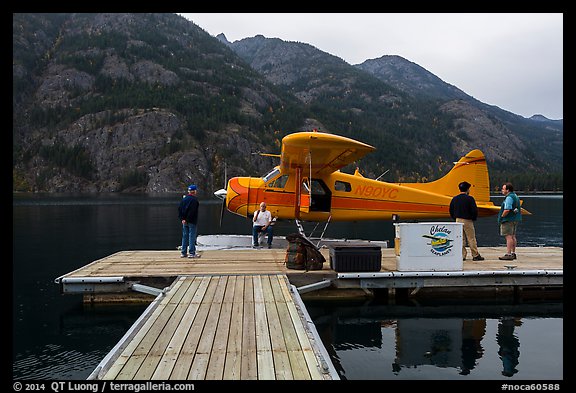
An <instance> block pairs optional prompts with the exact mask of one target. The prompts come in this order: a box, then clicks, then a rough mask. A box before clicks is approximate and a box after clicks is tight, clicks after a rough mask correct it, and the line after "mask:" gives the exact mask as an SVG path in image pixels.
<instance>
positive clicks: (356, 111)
mask: <svg viewBox="0 0 576 393" xmlns="http://www.w3.org/2000/svg"><path fill="white" fill-rule="evenodd" d="M245 40H246V41H244V42H242V43H241V44H236V43H237V42H238V41H236V42H235V43H229V42H228V40H227V39H226V38H225V36H224V35H218V37H212V36H210V35H209V34H208V33H206V32H205V31H204V30H203V29H202V28H201V27H200V26H197V25H195V24H194V23H193V22H190V21H188V20H186V19H184V18H182V17H180V16H177V15H175V14H14V15H13V107H14V113H13V119H14V122H13V123H14V126H13V190H14V191H49V192H71V191H78V192H118V191H124V192H126V191H146V192H175V191H180V190H182V189H183V187H184V186H185V185H186V184H188V183H189V182H195V183H198V184H202V187H201V192H200V194H201V195H202V194H204V195H211V191H213V190H214V189H217V188H221V186H222V183H223V181H224V172H225V171H224V167H225V166H226V168H227V169H228V175H229V176H236V175H252V176H254V175H259V174H263V173H265V172H266V171H267V170H268V169H270V168H271V167H272V166H273V165H274V164H275V163H276V161H275V160H274V159H271V158H270V157H261V156H258V154H257V153H258V152H271V153H276V152H279V149H280V145H279V144H280V140H281V138H282V137H283V136H284V135H286V134H288V133H291V132H296V131H303V130H309V129H314V128H315V129H319V130H322V131H327V132H334V133H339V134H344V135H348V136H352V137H354V138H356V139H359V140H361V141H363V142H366V143H372V144H374V145H375V146H377V148H378V150H377V151H378V153H376V154H375V155H374V156H373V157H370V155H369V156H367V157H366V158H365V159H363V160H362V163H361V164H362V168H363V169H364V170H365V171H366V173H367V174H368V175H374V174H380V173H382V172H383V170H385V169H388V168H393V169H392V170H391V171H390V173H389V176H390V177H391V179H387V181H408V180H410V181H428V180H430V179H433V178H435V177H436V176H438V175H439V174H441V173H442V172H444V171H446V169H447V168H448V167H450V165H451V161H452V160H454V159H457V158H458V157H459V154H460V152H461V151H463V150H465V149H467V148H468V147H471V146H472V145H475V144H476V142H477V141H479V140H482V138H483V137H485V136H486V135H488V134H490V133H493V134H494V135H496V136H498V137H499V134H504V135H507V136H508V139H509V140H510V142H511V143H513V144H516V145H517V146H519V147H520V148H521V149H522V151H521V153H522V154H521V155H519V156H518V157H517V158H516V159H514V160H510V158H509V157H506V158H503V157H500V153H498V150H497V149H496V147H494V146H491V145H490V144H488V145H487V146H486V148H487V149H489V150H487V151H486V152H485V153H488V154H487V157H490V159H491V160H492V162H491V177H492V172H493V173H494V177H493V181H495V182H499V181H501V179H502V178H503V176H510V174H509V173H510V169H511V168H512V170H513V171H512V172H513V174H514V175H515V176H517V182H520V184H521V182H522V181H523V180H522V179H521V176H524V174H523V172H526V173H527V175H526V184H527V186H526V187H527V188H530V187H532V188H557V187H558V186H559V185H560V186H561V177H560V178H558V177H554V176H555V175H554V176H549V175H547V174H545V173H556V172H560V176H561V167H562V164H561V163H562V128H563V122H555V121H550V122H546V121H543V119H541V118H539V117H538V118H536V119H534V120H531V119H525V118H522V119H524V123H522V122H521V120H519V118H520V116H518V115H514V114H511V113H509V112H505V111H502V110H500V109H499V108H498V109H495V108H494V107H492V106H489V105H485V104H481V103H475V102H474V101H473V100H472V101H471V100H469V99H468V98H467V97H466V95H465V93H463V92H461V93H459V92H460V91H459V89H457V88H456V87H454V86H452V87H446V85H442V84H441V83H440V84H438V83H439V82H438V81H437V80H435V78H434V77H433V75H432V74H430V75H428V76H426V75H425V74H422V75H419V76H418V77H419V78H422V83H421V89H420V90H418V89H416V90H415V91H412V92H411V91H410V89H409V84H408V83H407V82H405V83H404V85H402V84H400V83H395V82H394V79H393V78H392V79H390V78H389V79H390V80H387V81H383V80H382V79H379V78H378V73H377V72H375V71H374V72H372V73H370V72H367V71H365V70H362V69H360V68H359V67H357V66H352V65H349V64H348V63H346V62H345V61H344V60H342V59H340V58H338V57H336V56H333V55H330V54H327V53H325V52H322V51H320V50H318V49H317V48H315V47H313V46H311V45H309V44H305V43H296V42H284V41H282V40H279V39H269V38H266V37H264V36H261V35H259V36H256V37H254V39H245ZM239 41H241V40H239ZM242 46H244V48H243V49H242ZM239 52H243V55H242V56H241V55H239ZM267 53H268V54H270V53H281V54H282V55H280V56H273V57H270V56H269V55H267ZM302 53H304V54H305V56H302V55H301V54H302ZM383 57H384V56H383ZM380 59H382V58H380ZM373 60H377V59H373ZM385 60H388V61H389V62H390V61H391V60H394V61H395V63H394V64H396V67H399V66H403V67H405V66H407V65H408V66H409V65H410V64H409V63H410V62H409V61H408V60H406V59H403V60H402V59H401V58H400V59H398V58H393V59H390V58H385ZM365 63H366V62H365ZM368 64H370V63H368ZM412 64H414V63H412ZM372 65H374V64H372ZM416 66H417V65H416ZM418 67H419V66H418ZM418 67H414V68H410V71H411V72H415V70H416V71H417V70H418ZM420 68H421V67H420ZM422 70H424V69H422ZM422 70H420V71H419V72H424V71H425V70H424V71H422ZM426 72H427V71H426ZM431 75H432V76H431ZM380 78H382V75H380ZM410 80H411V79H410ZM424 82H426V83H424ZM434 82H436V84H435V83H434ZM435 86H436V87H435ZM402 89H404V90H402ZM434 89H437V90H434ZM438 89H445V90H446V89H447V90H446V92H444V93H443V94H448V92H451V94H456V97H452V98H451V99H450V100H443V99H442V98H441V95H439V94H440V93H439V92H440V90H438ZM410 93H412V94H410ZM458 94H463V96H462V98H458V97H459V96H458ZM430 132H432V133H433V135H434V137H432V135H431V134H430ZM493 137H494V136H492V138H493ZM532 139H533V140H534V141H532V142H531V140H532ZM389 146H395V154H394V155H390V154H386V150H387V149H386V147H389ZM534 146H538V149H535V147H534ZM537 151H538V152H539V153H541V155H542V157H544V158H540V157H538V156H537V154H536V152H537ZM546 160H548V161H550V162H546ZM492 168H493V169H494V170H493V171H492ZM507 173H508V174H507ZM528 174H530V176H533V175H535V176H536V177H537V178H539V179H540V180H538V181H537V182H536V183H535V181H534V180H528ZM538 174H540V175H538ZM546 176H547V177H549V178H550V177H552V178H553V179H554V181H553V185H544V184H543V183H542V179H544V178H545V177H546Z"/></svg>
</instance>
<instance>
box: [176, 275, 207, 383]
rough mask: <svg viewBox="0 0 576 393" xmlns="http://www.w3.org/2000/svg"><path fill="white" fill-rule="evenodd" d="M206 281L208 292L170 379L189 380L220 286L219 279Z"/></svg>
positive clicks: (201, 302) (203, 298) (202, 300)
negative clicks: (213, 301)
mask: <svg viewBox="0 0 576 393" xmlns="http://www.w3.org/2000/svg"><path fill="white" fill-rule="evenodd" d="M206 280H208V286H207V288H206V292H205V293H204V296H203V297H202V299H201V300H200V305H199V307H198V311H197V312H196V315H195V317H194V322H192V326H191V328H190V331H189V333H188V336H186V340H185V341H184V344H183V345H182V349H181V351H180V355H179V356H178V359H176V363H175V364H174V368H173V369H172V373H171V374H170V379H180V380H183V379H187V378H188V373H189V372H190V367H191V364H192V362H193V360H194V357H195V354H196V348H197V347H198V343H199V342H200V337H201V336H202V331H203V329H204V325H205V323H206V318H207V317H208V312H209V311H210V303H211V302H212V299H213V298H214V294H215V293H216V287H217V286H218V280H217V278H216V279H213V278H212V277H206Z"/></svg>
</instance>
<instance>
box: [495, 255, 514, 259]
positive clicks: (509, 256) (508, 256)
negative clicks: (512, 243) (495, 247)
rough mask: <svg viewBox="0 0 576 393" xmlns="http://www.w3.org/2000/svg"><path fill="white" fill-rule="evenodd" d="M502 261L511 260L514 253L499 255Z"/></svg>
mask: <svg viewBox="0 0 576 393" xmlns="http://www.w3.org/2000/svg"><path fill="white" fill-rule="evenodd" d="M498 259H500V260H501V261H511V260H513V259H514V255H512V254H504V256H503V257H498Z"/></svg>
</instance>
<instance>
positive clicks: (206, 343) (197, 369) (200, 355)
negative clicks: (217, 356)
mask: <svg viewBox="0 0 576 393" xmlns="http://www.w3.org/2000/svg"><path fill="white" fill-rule="evenodd" d="M212 280H213V281H217V286H216V292H215V294H214V299H213V300H212V302H211V304H210V310H209V312H208V316H207V318H206V322H205V324H204V329H203V331H202V335H201V336H200V341H199V343H198V347H197V348H196V355H195V356H194V360H193V361H192V366H191V367H190V371H189V372H188V377H187V379H205V378H206V372H207V369H208V362H209V360H210V354H211V353H212V346H213V344H214V337H215V336H216V331H215V329H214V327H215V326H217V325H218V319H219V317H220V309H221V307H222V300H223V299H224V293H225V291H226V282H227V280H228V277H227V276H220V277H213V278H212Z"/></svg>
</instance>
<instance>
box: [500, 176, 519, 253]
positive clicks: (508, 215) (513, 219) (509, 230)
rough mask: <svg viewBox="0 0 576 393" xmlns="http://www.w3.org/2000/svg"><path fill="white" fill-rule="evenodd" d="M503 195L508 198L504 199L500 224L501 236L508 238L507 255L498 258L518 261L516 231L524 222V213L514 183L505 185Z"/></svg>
mask: <svg viewBox="0 0 576 393" xmlns="http://www.w3.org/2000/svg"><path fill="white" fill-rule="evenodd" d="M502 194H504V195H505V196H506V198H504V202H502V206H501V207H500V212H499V213H498V224H499V225H500V235H502V236H505V237H506V255H504V256H502V257H498V259H500V260H503V261H511V260H513V259H516V229H517V228H518V223H519V222H520V221H522V212H521V208H520V198H518V195H516V193H514V187H513V186H512V183H504V185H503V186H502Z"/></svg>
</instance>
